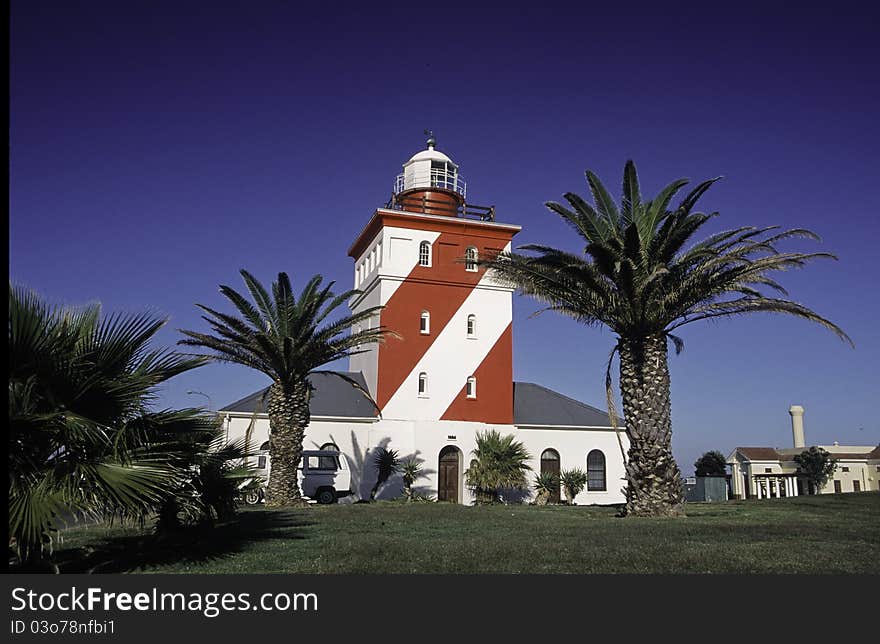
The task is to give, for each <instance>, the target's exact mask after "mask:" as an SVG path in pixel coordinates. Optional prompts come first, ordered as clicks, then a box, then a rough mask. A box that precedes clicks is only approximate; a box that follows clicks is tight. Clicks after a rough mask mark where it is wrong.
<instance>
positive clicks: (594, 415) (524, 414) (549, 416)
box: [513, 382, 611, 427]
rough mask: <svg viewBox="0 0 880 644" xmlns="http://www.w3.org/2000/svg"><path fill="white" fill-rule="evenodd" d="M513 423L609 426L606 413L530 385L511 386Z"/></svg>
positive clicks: (544, 388)
mask: <svg viewBox="0 0 880 644" xmlns="http://www.w3.org/2000/svg"><path fill="white" fill-rule="evenodd" d="M513 422H514V424H516V425H570V426H573V427H611V420H610V419H609V418H608V413H607V412H604V411H602V410H601V409H596V408H595V407H592V406H590V405H588V404H586V403H582V402H581V401H579V400H575V399H574V398H569V397H568V396H563V395H562V394H560V393H558V392H556V391H553V390H552V389H547V387H542V386H541V385H536V384H535V383H533V382H515V383H513Z"/></svg>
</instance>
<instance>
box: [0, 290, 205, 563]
mask: <svg viewBox="0 0 880 644" xmlns="http://www.w3.org/2000/svg"><path fill="white" fill-rule="evenodd" d="M166 321H167V320H165V319H162V318H157V317H154V316H152V315H146V314H144V315H126V314H110V315H106V314H104V313H103V312H102V311H101V307H100V305H97V304H92V305H88V306H84V307H79V308H76V307H67V306H60V307H57V306H52V305H50V304H48V303H47V302H45V301H44V300H43V299H42V298H41V297H40V296H39V295H37V294H35V293H33V292H31V291H29V290H27V289H25V288H22V287H15V286H13V285H12V284H10V286H9V324H8V335H9V345H8V347H9V399H8V404H9V421H8V424H7V434H8V436H9V443H8V444H9V452H8V464H9V484H8V494H9V537H10V542H9V545H10V552H11V554H12V555H14V556H13V559H14V560H15V561H16V562H17V563H18V564H21V565H24V566H28V567H29V566H30V565H31V564H34V565H42V564H43V563H44V561H45V560H46V559H48V558H49V557H50V555H51V551H52V544H53V541H54V539H55V537H56V536H57V534H58V529H59V526H60V525H62V519H63V518H64V517H71V516H88V517H90V518H94V519H131V520H136V521H142V520H145V518H146V517H148V516H150V515H151V514H152V513H153V512H155V511H156V509H157V507H158V506H159V505H160V504H161V503H162V502H163V501H164V500H165V499H166V498H168V496H170V495H172V494H173V493H174V492H175V491H176V490H177V489H178V486H179V484H180V481H181V479H182V478H183V477H185V476H186V468H185V465H186V458H185V456H184V455H185V453H186V452H187V451H188V450H189V447H188V445H189V444H190V442H198V441H200V440H203V438H204V437H206V436H208V435H210V434H211V433H212V432H214V431H215V430H216V418H215V417H213V416H212V415H209V414H205V413H204V412H203V411H202V410H199V409H180V410H172V409H166V410H156V409H155V408H154V407H155V402H156V399H157V395H158V390H159V388H160V387H162V386H163V385H165V383H166V382H167V381H168V380H169V379H171V378H173V377H174V376H176V375H179V374H182V373H186V372H188V371H190V370H192V369H195V368H196V367H198V366H200V365H202V364H204V363H205V359H204V358H193V357H191V356H185V355H181V354H179V353H176V352H172V351H168V350H166V349H163V348H160V347H156V346H155V345H154V342H155V337H156V335H157V334H158V333H159V331H160V329H161V328H162V327H163V326H164V325H165V323H166Z"/></svg>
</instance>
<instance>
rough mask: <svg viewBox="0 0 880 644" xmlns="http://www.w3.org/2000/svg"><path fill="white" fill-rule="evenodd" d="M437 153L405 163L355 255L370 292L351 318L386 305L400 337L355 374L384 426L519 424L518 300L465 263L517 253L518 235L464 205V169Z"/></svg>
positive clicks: (358, 283)
mask: <svg viewBox="0 0 880 644" xmlns="http://www.w3.org/2000/svg"><path fill="white" fill-rule="evenodd" d="M434 145H435V140H434V138H433V136H432V137H431V138H429V139H428V148H427V150H422V151H421V152H419V153H418V154H416V155H415V156H413V157H412V158H411V159H410V160H409V161H407V162H406V163H405V164H404V166H403V172H402V173H401V174H400V175H399V176H398V177H397V181H396V182H395V186H394V192H393V195H392V198H391V200H390V201H389V203H388V204H386V207H385V208H379V209H378V210H376V212H375V213H374V214H373V216H372V218H371V219H370V221H369V223H368V224H367V225H366V227H365V228H364V229H363V231H361V233H360V235H358V238H357V240H355V242H354V244H352V246H351V248H350V249H349V252H348V254H349V255H350V256H351V257H353V258H354V260H355V287H356V288H358V289H360V290H361V291H363V294H362V295H361V296H360V297H359V298H358V299H357V300H356V301H354V302H352V310H353V311H355V312H357V311H359V310H363V309H364V308H366V307H372V306H376V305H382V306H384V309H383V310H382V312H381V324H384V325H385V326H386V327H388V328H390V329H393V330H394V331H396V332H397V333H398V334H399V335H400V336H401V339H399V340H398V339H395V338H390V339H388V340H387V341H386V342H385V343H384V344H381V345H379V346H378V347H373V348H371V349H370V350H369V351H367V352H365V353H362V354H359V355H356V356H352V358H351V361H350V369H351V370H352V371H360V372H362V373H363V374H364V377H365V379H366V381H367V385H368V387H369V390H370V393H371V394H372V395H373V397H374V399H375V400H376V402H377V403H378V404H379V407H380V409H381V410H382V416H383V417H384V418H387V419H399V420H457V421H476V422H483V423H493V424H512V423H513V359H512V358H513V352H512V337H511V322H512V297H511V293H512V291H511V289H509V288H505V287H502V286H500V285H499V284H497V283H496V282H494V281H493V280H492V277H491V275H489V274H487V273H486V271H485V269H483V268H482V267H479V266H476V265H475V264H473V263H470V262H468V261H467V259H468V258H471V259H473V258H474V257H477V258H478V257H483V256H486V255H487V254H492V253H497V252H499V251H502V250H509V249H510V245H511V239H512V238H513V236H514V235H515V234H516V233H517V232H519V230H520V227H519V226H513V225H509V224H499V223H496V222H495V216H494V215H495V213H494V208H493V207H480V206H474V205H471V204H468V203H466V201H465V196H466V186H465V182H464V181H463V180H462V178H461V177H460V176H459V174H458V166H457V165H456V164H455V163H453V161H452V159H450V158H449V157H448V156H446V155H445V154H443V153H442V152H440V151H438V150H436V149H435V147H434ZM378 324H380V320H379V319H376V320H374V321H372V322H371V325H372V326H375V325H378Z"/></svg>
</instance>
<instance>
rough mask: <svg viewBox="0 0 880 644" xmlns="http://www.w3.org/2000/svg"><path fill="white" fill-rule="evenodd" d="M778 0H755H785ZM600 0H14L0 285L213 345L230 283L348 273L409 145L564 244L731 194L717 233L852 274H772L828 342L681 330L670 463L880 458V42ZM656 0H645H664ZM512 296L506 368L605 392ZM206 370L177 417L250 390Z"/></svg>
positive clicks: (588, 396)
mask: <svg viewBox="0 0 880 644" xmlns="http://www.w3.org/2000/svg"><path fill="white" fill-rule="evenodd" d="M770 4H771V3H766V5H770ZM585 5H587V3H570V4H565V3H540V4H537V3H535V4H534V5H532V6H531V7H530V8H528V9H520V8H517V9H516V11H515V12H514V11H513V8H512V6H511V7H509V8H508V9H498V8H497V7H492V6H490V5H486V6H485V8H484V6H483V5H479V4H475V3H470V4H456V3H444V4H443V5H442V7H443V8H442V10H441V9H440V7H441V5H438V4H436V3H435V4H433V5H430V4H429V5H424V6H415V5H413V4H412V3H394V2H388V3H381V4H380V5H374V6H371V7H370V9H369V11H367V10H365V9H364V8H363V7H364V5H363V4H360V5H358V4H351V5H347V4H345V3H333V4H332V5H330V4H321V5H320V6H313V7H307V8H304V7H303V6H302V5H301V3H289V2H276V1H272V2H270V1H268V0H266V1H260V2H253V3H223V2H218V3H199V2H178V3H171V2H162V1H160V2H149V3H147V2H125V3H118V2H98V1H91V2H83V3H60V2H58V3H50V2H43V1H39V0H38V1H29V2H23V1H20V0H16V1H14V2H13V3H12V13H11V19H12V25H11V38H12V43H11V78H10V91H11V113H10V135H11V141H10V166H11V169H10V190H11V212H10V275H11V278H12V279H13V280H14V281H16V282H19V283H22V284H25V285H27V286H30V287H32V288H34V289H36V290H37V291H39V292H40V293H42V294H43V295H44V296H45V297H47V298H48V299H50V300H52V301H55V302H63V303H69V304H77V303H83V302H86V301H92V300H98V301H100V302H102V303H103V304H104V306H105V309H106V310H108V311H111V310H112V311H116V310H126V311H143V310H152V311H156V312H158V313H161V314H163V315H166V316H168V317H169V318H170V321H169V323H168V325H167V327H166V328H165V329H164V330H163V331H162V333H161V335H160V338H159V339H160V341H161V342H163V343H165V344H168V345H171V344H173V343H175V342H176V341H177V340H178V339H179V338H180V335H179V334H178V332H177V329H179V328H190V329H193V328H195V329H202V328H204V324H203V323H202V322H201V321H200V320H199V317H198V311H197V309H196V308H195V306H194V303H195V302H200V303H203V304H207V305H210V306H219V307H221V308H222V307H224V306H225V304H224V302H223V300H222V298H221V296H220V295H219V293H218V290H217V286H218V284H220V283H226V284H230V285H232V286H235V287H238V286H241V281H240V278H239V276H238V269H239V268H242V267H244V268H247V269H248V270H250V271H251V272H253V273H255V274H256V275H257V276H258V277H260V278H261V279H263V280H264V281H266V282H269V281H271V279H272V278H273V277H274V275H275V274H277V272H278V271H282V270H283V271H286V272H288V273H289V274H290V275H291V276H292V278H293V279H294V281H295V285H297V286H301V285H302V284H303V283H304V282H305V280H306V279H307V278H308V277H310V276H311V275H312V274H314V273H321V274H323V275H325V276H326V277H327V278H328V279H334V280H337V281H338V283H339V285H340V287H341V288H348V287H349V286H350V285H351V282H352V260H351V259H350V258H348V257H347V256H346V250H347V248H348V246H349V244H350V243H351V241H352V240H353V239H354V238H355V236H356V235H357V233H358V232H359V231H360V229H361V228H362V227H363V225H364V224H365V223H366V221H367V220H368V218H369V216H370V214H371V213H372V210H373V209H374V208H375V207H377V206H380V205H382V204H384V202H385V201H386V200H387V199H388V197H389V196H390V192H391V186H392V182H393V179H394V177H395V175H396V174H397V173H398V172H399V171H400V166H401V164H402V163H403V162H404V161H406V159H407V158H409V156H411V155H412V154H413V153H414V152H416V151H418V150H419V149H421V148H422V147H423V144H424V136H423V135H422V130H423V129H425V128H432V129H433V130H434V131H435V132H436V133H437V139H438V148H439V149H441V150H443V151H445V152H446V153H448V154H449V155H450V156H452V157H453V159H455V160H456V161H457V162H458V163H459V164H460V166H461V172H462V174H463V176H464V177H465V178H466V179H467V181H468V196H469V199H470V200H472V201H474V202H475V203H478V204H485V205H490V204H494V205H495V206H496V208H497V213H498V219H499V221H505V222H512V223H516V224H519V225H521V226H522V227H523V231H522V232H521V233H520V235H519V236H518V237H517V241H518V242H520V243H528V242H541V243H548V244H552V245H556V246H560V247H565V248H570V249H572V250H575V249H577V241H576V239H575V238H574V236H573V235H572V233H571V232H570V231H569V230H568V229H567V228H566V227H565V225H564V224H563V223H562V222H561V221H559V220H558V218H557V217H556V216H555V215H553V214H552V213H550V212H549V211H548V210H547V209H546V208H545V207H544V206H543V203H544V202H546V201H548V200H560V199H561V196H562V194H563V193H564V192H566V191H574V192H578V193H580V194H584V195H586V194H587V186H586V182H585V181H584V175H583V173H584V170H586V169H592V170H594V171H595V172H597V173H598V174H599V176H600V177H602V178H603V180H604V181H605V183H606V185H608V186H609V187H611V188H614V191H615V192H619V185H620V179H621V174H622V169H623V165H624V162H625V161H626V159H629V158H632V159H634V160H635V162H636V164H637V166H638V168H639V174H640V178H641V181H642V187H643V192H644V193H646V194H651V193H654V192H656V191H657V190H658V189H660V188H661V187H662V186H664V185H665V184H666V183H668V182H669V181H671V180H673V179H676V178H678V177H681V176H685V177H690V178H692V179H693V180H695V181H698V180H701V179H704V178H708V177H712V176H717V175H723V176H724V177H725V178H724V180H723V181H722V182H720V183H719V184H717V185H716V186H715V187H713V189H712V190H711V191H710V192H709V193H708V194H707V195H706V197H704V200H703V202H702V204H703V207H704V209H706V210H717V211H720V213H721V215H720V217H718V218H717V219H716V221H715V223H714V224H713V225H712V226H711V228H710V231H714V230H719V229H722V228H731V227H735V226H740V225H755V226H765V225H780V226H784V227H792V226H799V227H800V226H803V227H808V228H811V229H813V230H815V231H816V232H817V233H818V234H819V235H821V237H822V242H821V243H820V244H812V243H804V242H798V243H794V244H792V245H791V246H790V247H791V248H799V249H803V250H807V249H813V248H815V249H817V250H819V249H821V250H829V251H832V252H834V253H836V254H838V255H839V257H840V261H838V262H830V261H829V262H817V263H815V264H813V265H810V266H809V267H807V268H806V269H804V270H802V271H797V272H792V273H788V274H784V275H782V278H781V279H782V282H783V283H784V284H785V285H786V286H787V287H788V288H789V290H790V291H791V294H792V297H793V298H794V299H796V300H797V301H800V302H802V303H804V304H806V305H808V306H811V307H813V308H814V309H815V310H817V311H818V312H820V313H821V314H823V315H826V316H827V317H829V318H831V319H832V320H834V321H835V322H837V323H838V324H839V325H840V326H842V327H843V328H844V329H845V330H846V331H847V332H848V333H849V334H850V335H851V336H852V337H853V339H854V341H855V343H856V349H855V350H853V349H851V348H849V347H848V346H847V345H845V344H843V343H841V342H840V341H839V340H838V339H836V338H835V337H834V336H833V335H832V334H831V333H829V332H827V331H825V330H824V329H821V328H819V327H815V326H812V325H809V324H807V323H805V322H802V321H800V320H796V319H787V318H784V317H779V316H764V317H757V316H755V317H752V318H751V319H748V318H745V319H741V320H733V321H724V322H718V323H710V324H704V325H702V326H700V325H690V326H688V327H685V329H684V330H683V333H682V336H683V338H684V340H685V342H686V348H685V351H684V353H683V354H682V355H680V356H672V357H671V359H670V368H671V373H672V378H673V385H672V406H673V407H672V408H673V436H674V438H673V447H674V450H675V453H676V456H677V458H678V459H679V463H680V465H681V467H682V470H683V471H684V472H685V473H690V472H691V471H692V469H693V468H692V463H693V461H694V460H695V459H696V458H697V456H699V455H700V454H701V453H702V452H704V451H706V450H709V449H719V450H721V451H723V452H725V453H726V452H727V451H729V450H730V449H731V448H733V447H734V446H736V445H770V446H779V447H787V446H789V445H790V442H791V432H790V426H789V419H788V414H787V410H788V407H789V406H790V405H791V404H801V405H803V406H804V407H805V409H806V416H805V430H806V435H807V440H808V442H819V443H830V442H832V441H835V440H836V441H839V442H840V443H841V444H866V445H871V444H877V443H878V442H880V421H878V412H877V410H876V404H875V398H876V396H877V394H878V391H880V376H878V371H880V370H878V368H877V365H878V364H880V340H878V334H877V332H876V328H877V322H876V320H877V318H878V313H880V305H878V301H880V298H878V296H877V287H876V286H875V283H876V281H877V278H878V273H880V271H878V268H877V260H876V258H877V233H878V232H880V224H878V223H877V218H878V214H877V212H878V208H877V190H876V185H877V176H878V172H877V171H878V162H877V150H878V149H880V136H878V127H877V123H876V114H877V104H878V97H880V90H878V84H877V82H876V70H877V67H878V62H880V60H878V59H880V55H878V53H880V52H878V45H877V42H876V35H875V33H874V32H873V25H876V24H877V16H876V15H871V13H870V11H871V10H870V9H869V8H867V7H868V5H867V4H863V5H861V6H859V5H857V4H853V5H849V4H847V3H835V7H834V12H833V14H831V13H828V12H827V10H820V9H798V10H797V11H796V12H792V11H791V10H787V9H784V5H782V4H779V6H778V8H776V9H774V8H772V7H771V8H769V9H768V8H767V7H766V6H764V5H755V6H754V7H750V6H748V5H747V4H742V5H741V4H737V5H736V6H735V7H731V8H720V7H714V8H712V9H708V8H707V6H706V5H705V3H703V4H702V5H697V4H690V5H689V4H675V5H672V6H671V7H668V8H667V9H666V11H665V12H663V13H661V12H660V11H659V10H658V9H656V8H653V9H652V8H641V9H640V8H638V7H637V6H636V5H631V4H628V5H627V7H626V12H625V13H624V12H622V11H621V12H620V13H614V12H613V11H612V10H610V9H607V8H606V9H601V10H600V9H595V8H591V7H589V6H585ZM648 7H650V5H648ZM537 308H538V306H537V305H536V304H535V303H534V302H532V301H530V300H528V299H525V298H520V297H517V298H515V303H514V315H515V320H514V374H515V378H516V379H517V380H524V381H532V382H538V383H541V384H543V385H545V386H548V387H551V388H554V389H557V390H558V391H561V392H563V393H565V394H567V395H570V396H572V397H575V398H578V399H581V400H584V401H587V402H590V403H592V404H596V405H601V403H602V401H603V398H604V367H605V361H606V359H607V355H608V352H609V351H610V349H611V347H612V345H613V339H612V335H611V333H610V332H609V331H607V330H604V331H601V330H595V329H588V328H583V327H580V326H578V325H577V324H575V323H574V322H572V321H570V320H567V319H563V318H560V317H557V316H553V315H550V314H546V315H542V316H539V317H537V318H531V317H530V316H531V314H532V313H533V312H534V311H535V310H536V309H537ZM265 383H266V378H265V377H264V376H261V375H259V374H255V373H251V372H249V371H247V370H245V369H243V368H238V367H235V366H230V365H212V366H208V367H205V368H202V369H200V370H197V371H195V372H192V373H190V374H186V375H184V376H180V377H178V378H177V379H175V380H173V381H171V383H169V385H168V387H167V388H166V389H165V390H164V391H163V398H162V403H163V404H165V405H169V406H176V405H198V404H203V403H206V402H207V399H206V398H204V397H202V396H199V395H188V394H187V393H186V392H187V391H191V390H196V391H200V392H203V393H205V394H206V395H207V396H208V397H209V398H210V401H211V404H212V405H213V406H214V408H217V407H219V406H222V405H223V404H226V403H228V402H231V401H233V400H235V399H237V398H239V397H241V396H244V395H246V394H248V393H250V392H251V391H253V390H255V389H257V388H259V387H261V386H263V385H264V384H265Z"/></svg>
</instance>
